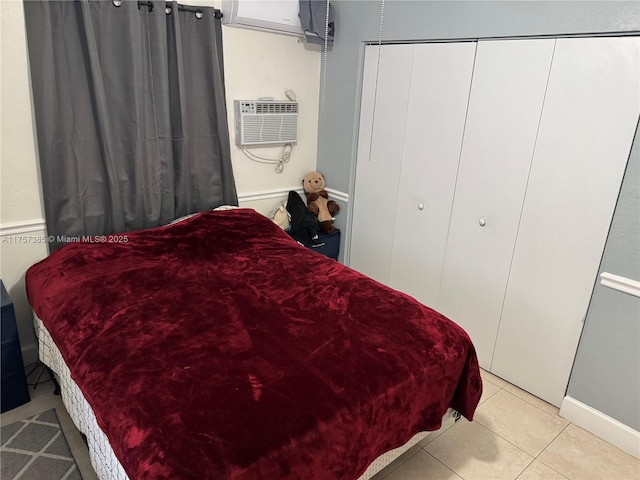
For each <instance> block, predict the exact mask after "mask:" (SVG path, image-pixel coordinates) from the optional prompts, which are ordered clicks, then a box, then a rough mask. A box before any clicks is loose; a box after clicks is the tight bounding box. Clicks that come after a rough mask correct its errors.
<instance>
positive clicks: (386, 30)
mask: <svg viewBox="0 0 640 480" xmlns="http://www.w3.org/2000/svg"><path fill="white" fill-rule="evenodd" d="M334 1H335V6H336V37H335V42H334V46H333V49H332V51H331V52H330V53H329V55H328V58H327V64H326V85H325V86H324V91H322V89H323V86H322V84H321V94H320V101H321V104H323V105H321V109H320V114H319V126H318V129H319V131H318V164H317V168H318V170H320V171H322V172H323V173H324V174H325V176H326V177H327V183H328V185H329V186H330V187H331V188H333V189H336V190H340V191H343V192H346V193H348V194H349V195H350V202H349V206H348V207H347V208H346V209H344V208H343V210H342V211H341V213H340V215H338V217H336V224H337V226H338V227H340V228H341V229H342V231H343V243H344V244H343V247H342V250H343V257H344V258H345V259H347V260H348V248H349V238H348V232H349V224H350V219H351V215H352V210H351V207H352V205H353V201H352V198H353V193H354V192H353V183H354V176H355V155H356V148H357V128H358V112H359V99H360V87H361V77H362V64H363V58H364V43H365V42H377V41H378V37H379V31H380V1H367V0H334ZM632 31H636V32H637V31H640V2H637V1H633V2H615V1H605V2H595V1H584V2H569V1H557V2H551V1H540V2H523V1H504V2H499V1H496V2H493V1H491V2H489V1H470V2H461V1H420V0H386V2H385V8H384V26H383V36H382V40H383V41H386V42H389V41H403V40H411V41H417V40H438V39H463V38H485V37H509V36H528V35H561V34H591V33H610V32H632ZM323 68H324V67H323ZM638 136H639V135H636V137H638ZM635 143H636V147H635V148H636V150H635V151H636V152H637V143H638V139H637V138H636V142H635ZM635 165H636V166H635V167H634V166H633V165H631V167H630V168H629V169H628V171H627V175H626V177H625V185H624V189H623V192H622V196H621V202H620V205H619V208H618V210H617V212H616V222H618V223H620V224H625V223H628V222H630V221H631V223H633V221H635V225H637V222H638V220H637V217H638V206H637V198H636V204H635V206H634V204H633V199H632V198H630V197H632V196H633V195H632V194H629V193H628V192H627V190H629V189H631V190H632V189H633V188H634V187H633V185H632V184H634V182H635V185H636V188H637V178H635V180H634V179H631V180H630V176H633V175H636V177H637V172H638V167H637V164H635ZM634 168H635V170H634ZM632 172H634V173H632ZM626 204H629V206H628V207H624V208H625V212H626V213H620V212H621V211H622V210H621V209H622V208H623V205H626ZM634 209H635V210H634ZM634 219H635V220H634ZM384 224H385V219H380V228H384ZM636 232H637V228H636ZM612 238H613V236H612ZM616 238H617V240H615V241H614V240H610V242H609V244H608V246H607V253H606V256H605V262H606V263H605V264H604V265H603V267H604V266H606V267H607V268H608V269H609V270H608V271H610V272H611V273H616V274H620V275H624V274H625V273H624V271H623V270H621V269H619V268H617V266H618V265H625V266H627V267H625V268H633V267H630V266H629V265H630V262H629V260H628V258H629V257H631V256H633V255H634V252H635V253H637V252H638V242H637V241H634V240H633V239H632V238H631V236H629V235H626V234H625V235H622V236H616ZM608 265H611V266H608ZM636 265H637V263H636ZM625 271H626V270H625ZM629 276H631V278H634V279H637V277H638V275H637V274H636V275H631V274H630V273H629ZM619 295H623V294H618V293H616V292H606V291H601V289H600V288H598V289H597V290H596V293H595V295H594V297H593V301H592V305H591V311H590V313H589V319H588V320H587V323H586V325H587V327H586V328H585V333H584V338H583V339H582V342H581V345H580V348H579V352H578V359H579V361H578V362H577V363H576V365H575V368H574V372H573V378H572V381H571V394H572V396H573V397H574V398H575V399H576V400H579V401H581V402H583V403H585V404H587V405H590V406H593V407H594V408H596V409H598V410H600V411H602V412H603V413H606V414H607V415H609V416H611V417H613V418H615V419H617V420H619V421H620V422H622V423H625V424H627V425H629V426H630V427H632V428H635V429H638V428H639V426H638V412H637V410H638V409H637V406H638V377H639V375H638V368H639V366H638V364H639V359H638V355H639V353H638V352H639V350H638V341H637V339H638V322H637V318H638V303H637V301H634V300H632V299H629V298H624V299H621V298H620V297H619ZM634 317H635V319H636V322H635V323H634V322H633V321H632V318H634ZM607 330H612V331H611V332H608V333H609V335H606V336H605V335H603V332H606V331H607ZM634 339H635V340H634ZM612 351H615V352H616V353H615V355H613V354H612ZM594 365H599V368H598V369H597V371H596V370H594ZM601 376H602V377H607V379H608V381H607V382H606V385H607V387H605V388H602V386H603V385H604V384H603V383H601ZM631 377H633V380H631ZM574 379H575V380H574ZM579 379H580V380H581V381H579ZM607 389H608V390H607ZM605 397H606V398H605ZM633 412H635V413H633Z"/></svg>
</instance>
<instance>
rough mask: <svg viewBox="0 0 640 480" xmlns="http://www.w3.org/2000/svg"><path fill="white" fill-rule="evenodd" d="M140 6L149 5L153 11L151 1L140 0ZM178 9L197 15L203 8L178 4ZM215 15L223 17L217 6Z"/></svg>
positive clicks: (169, 5) (168, 4)
mask: <svg viewBox="0 0 640 480" xmlns="http://www.w3.org/2000/svg"><path fill="white" fill-rule="evenodd" d="M140 7H147V8H148V9H149V11H150V12H152V11H153V2H151V1H142V0H140V1H139V2H138V8H140ZM170 7H171V3H167V8H170ZM178 10H180V11H182V12H192V13H195V14H196V15H198V14H200V15H202V13H203V12H202V10H200V9H199V8H198V7H190V6H188V5H180V4H178ZM213 15H214V16H215V17H216V18H222V12H221V11H220V10H218V9H217V8H214V9H213Z"/></svg>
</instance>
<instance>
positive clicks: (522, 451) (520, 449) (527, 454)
mask: <svg viewBox="0 0 640 480" xmlns="http://www.w3.org/2000/svg"><path fill="white" fill-rule="evenodd" d="M477 423H478V425H480V427H482V428H484V429H485V430H487V431H489V432H490V433H491V434H493V435H495V436H496V437H498V438H500V439H501V440H503V441H505V442H507V443H508V444H509V445H511V446H512V447H514V448H516V449H517V450H519V451H520V452H521V453H524V454H525V455H526V456H527V457H529V458H530V459H531V460H530V461H529V463H528V464H527V467H528V466H529V465H530V464H531V463H532V462H533V461H534V460H535V459H536V457H534V456H533V455H531V454H529V453H527V452H525V451H524V450H522V448H520V447H518V446H517V445H515V444H514V443H513V442H510V441H509V440H507V439H506V438H502V437H501V436H500V435H498V434H497V433H496V432H494V431H493V430H491V429H489V428H487V427H485V426H484V425H482V424H481V423H480V422H477ZM454 427H455V425H454ZM452 428H453V427H452ZM444 433H446V432H444ZM444 433H443V434H444ZM436 440H437V439H436ZM428 445H430V444H427V445H426V446H428ZM420 448H424V447H420ZM425 451H426V450H425ZM427 453H429V454H430V455H431V456H432V457H433V458H435V459H436V460H438V461H439V462H440V463H442V464H443V465H444V466H445V467H447V468H448V469H449V470H451V471H452V472H453V473H455V474H456V475H458V476H459V477H461V478H463V480H465V479H464V477H462V475H460V474H459V473H458V472H456V471H455V470H453V469H452V468H451V467H449V466H448V465H447V464H446V463H444V462H442V461H441V460H440V459H439V458H437V457H436V456H435V455H432V454H431V453H430V452H429V451H427ZM527 467H525V469H526V468H527ZM525 469H523V470H522V471H521V472H519V473H518V475H520V474H521V473H522V472H524V470H525Z"/></svg>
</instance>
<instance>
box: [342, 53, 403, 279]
mask: <svg viewBox="0 0 640 480" xmlns="http://www.w3.org/2000/svg"><path fill="white" fill-rule="evenodd" d="M412 57H413V45H385V46H383V47H382V48H381V50H380V64H381V65H382V66H383V67H384V68H380V72H379V78H378V85H377V87H378V88H377V95H376V71H377V64H378V46H368V47H366V51H365V64H364V77H363V85H362V104H361V107H360V131H359V136H358V154H357V160H356V161H357V166H356V188H355V192H354V199H353V201H354V206H353V222H352V229H351V250H350V261H349V264H350V266H351V267H352V268H354V269H355V270H358V271H360V272H362V273H364V274H365V275H368V276H370V277H372V278H373V279H375V280H378V281H379V282H382V283H384V284H386V285H389V270H390V265H391V250H392V246H393V231H394V228H395V227H394V219H395V214H396V197H397V194H398V179H399V177H400V159H401V158H402V144H403V140H404V128H405V119H406V116H407V101H408V97H409V84H410V75H411V60H412ZM374 101H375V122H374V121H373V118H374V117H373V115H374Z"/></svg>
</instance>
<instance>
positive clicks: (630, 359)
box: [568, 132, 640, 431]
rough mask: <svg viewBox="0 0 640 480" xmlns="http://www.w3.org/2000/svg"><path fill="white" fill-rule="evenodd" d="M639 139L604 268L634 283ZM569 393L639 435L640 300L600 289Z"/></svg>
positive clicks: (639, 251) (638, 258) (639, 234)
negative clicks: (637, 432)
mask: <svg viewBox="0 0 640 480" xmlns="http://www.w3.org/2000/svg"><path fill="white" fill-rule="evenodd" d="M638 136H639V135H638V134H637V132H636V141H635V143H634V146H633V149H632V152H631V157H630V159H629V164H628V166H627V174H626V175H625V179H624V182H623V185H622V190H621V192H620V197H619V198H618V206H617V208H616V212H615V215H614V218H613V222H612V224H611V230H610V232H609V238H608V240H607V245H606V247H605V252H604V256H603V258H602V264H601V265H600V272H609V273H613V274H615V275H621V276H623V277H627V278H631V279H633V280H640V216H639V214H638V210H639V208H640V142H639V141H638ZM568 394H569V395H570V396H571V397H573V398H575V399H576V400H579V401H581V402H582V403H586V404H587V405H589V406H591V407H593V408H595V409H596V410H599V411H601V412H602V413H605V414H607V415H609V416H610V417H613V418H615V419H616V420H618V421H620V422H622V423H624V424H625V425H628V426H630V427H631V428H633V429H634V430H639V431H640V298H638V297H634V296H631V295H628V294H626V293H622V292H619V291H617V290H612V289H610V288H607V287H604V286H602V285H600V284H599V283H598V284H597V286H596V288H595V290H594V294H593V297H592V298H591V305H590V306H589V311H588V313H587V320H586V322H585V326H584V330H583V331H582V338H581V339H580V345H579V346H578V353H577V355H576V359H575V363H574V366H573V371H572V373H571V379H570V381H569V392H568Z"/></svg>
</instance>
